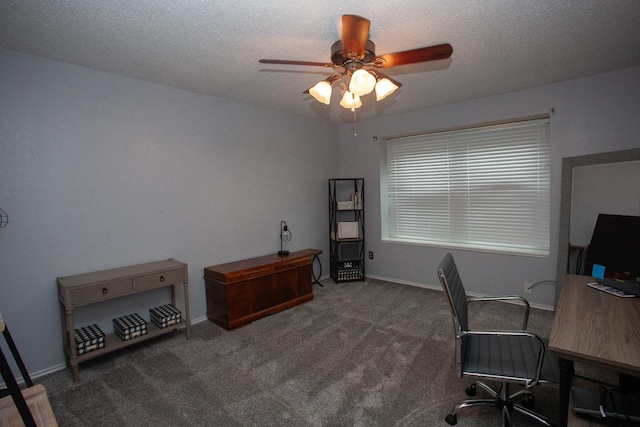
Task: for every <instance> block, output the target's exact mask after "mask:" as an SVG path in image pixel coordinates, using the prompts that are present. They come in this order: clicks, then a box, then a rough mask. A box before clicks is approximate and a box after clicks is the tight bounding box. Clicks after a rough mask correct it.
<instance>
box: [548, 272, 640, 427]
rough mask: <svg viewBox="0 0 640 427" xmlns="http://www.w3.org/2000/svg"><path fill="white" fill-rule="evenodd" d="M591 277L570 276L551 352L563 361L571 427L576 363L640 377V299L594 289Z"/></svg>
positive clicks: (564, 401)
mask: <svg viewBox="0 0 640 427" xmlns="http://www.w3.org/2000/svg"><path fill="white" fill-rule="evenodd" d="M592 281H593V278H592V277H590V276H575V275H566V276H565V281H564V286H563V288H562V293H561V294H560V299H559V301H558V307H557V309H556V316H555V319H554V322H553V328H552V329H551V337H550V339H549V349H550V350H551V351H553V352H554V353H556V354H557V355H558V356H559V357H560V419H559V424H560V425H561V426H566V425H567V420H568V415H569V394H570V391H571V379H572V376H573V372H574V371H573V363H574V361H576V362H583V363H590V364H595V365H600V366H603V367H605V368H610V369H614V370H616V371H618V372H620V373H624V374H628V375H632V376H640V299H638V298H619V297H616V296H613V295H609V294H607V293H605V292H602V291H599V290H596V289H592V288H590V287H588V286H587V285H586V284H587V283H589V282H592Z"/></svg>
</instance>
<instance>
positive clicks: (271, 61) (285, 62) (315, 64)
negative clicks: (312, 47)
mask: <svg viewBox="0 0 640 427" xmlns="http://www.w3.org/2000/svg"><path fill="white" fill-rule="evenodd" d="M258 62H260V63H261V64H279V65H309V66H313V67H335V65H334V64H331V63H328V62H311V61H289V60H287V59H260V60H259V61H258Z"/></svg>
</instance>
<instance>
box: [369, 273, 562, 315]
mask: <svg viewBox="0 0 640 427" xmlns="http://www.w3.org/2000/svg"><path fill="white" fill-rule="evenodd" d="M367 278H368V279H376V280H382V281H385V282H393V283H399V284H401V285H408V286H416V287H418V288H425V289H432V290H434V291H440V292H442V286H440V285H430V284H426V283H418V282H410V281H406V280H398V279H392V278H390V277H381V276H372V275H367ZM467 296H470V297H473V298H485V297H492V296H495V295H485V294H477V293H472V292H467ZM504 302H506V303H507V304H519V303H518V302H516V301H513V302H511V301H504ZM529 305H530V306H531V307H532V308H537V309H540V310H546V311H554V308H553V307H552V306H549V305H544V304H535V303H529Z"/></svg>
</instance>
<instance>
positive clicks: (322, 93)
mask: <svg viewBox="0 0 640 427" xmlns="http://www.w3.org/2000/svg"><path fill="white" fill-rule="evenodd" d="M309 93H310V94H311V96H313V97H314V98H315V99H316V100H317V101H319V102H322V103H323V104H326V105H329V103H330V102H331V85H330V84H329V83H328V82H326V81H325V80H323V81H321V82H318V83H317V84H316V85H315V86H314V87H312V88H311V89H309Z"/></svg>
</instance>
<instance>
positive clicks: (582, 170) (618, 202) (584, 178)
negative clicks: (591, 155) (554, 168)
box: [569, 161, 640, 247]
mask: <svg viewBox="0 0 640 427" xmlns="http://www.w3.org/2000/svg"><path fill="white" fill-rule="evenodd" d="M571 190H572V192H571V223H570V230H569V242H571V243H572V244H575V245H580V246H585V247H586V246H588V245H589V243H590V242H591V235H592V234H593V229H594V227H595V225H596V221H597V220H598V215H599V214H601V213H604V214H612V215H635V216H638V215H640V161H633V162H620V163H614V164H611V163H609V164H604V165H588V166H576V167H574V168H573V180H572V182H571Z"/></svg>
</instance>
